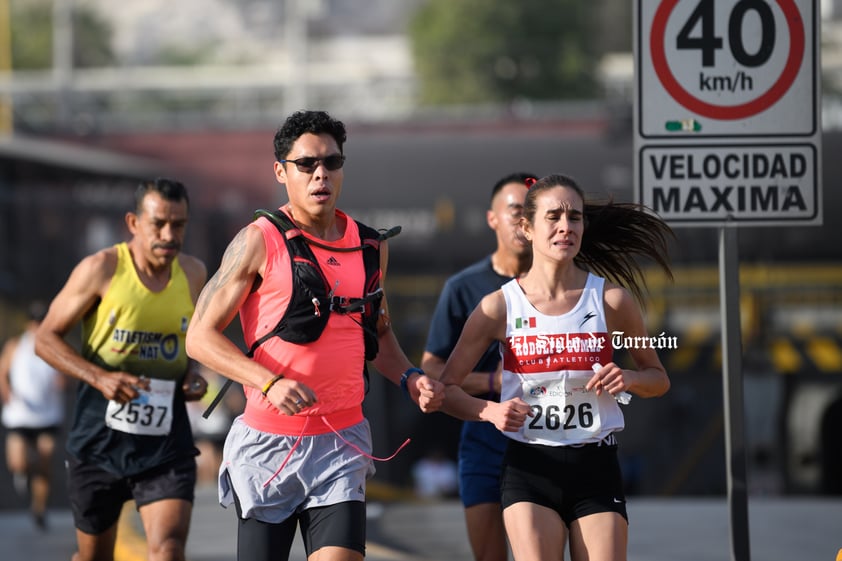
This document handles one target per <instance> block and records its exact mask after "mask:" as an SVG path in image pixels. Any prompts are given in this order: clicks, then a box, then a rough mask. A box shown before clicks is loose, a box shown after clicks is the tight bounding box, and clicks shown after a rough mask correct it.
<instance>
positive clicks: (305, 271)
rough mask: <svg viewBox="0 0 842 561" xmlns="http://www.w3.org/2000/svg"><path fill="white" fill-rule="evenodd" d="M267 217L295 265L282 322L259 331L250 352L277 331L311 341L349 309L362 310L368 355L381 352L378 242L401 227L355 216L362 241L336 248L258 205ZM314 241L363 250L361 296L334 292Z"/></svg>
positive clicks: (292, 338)
mask: <svg viewBox="0 0 842 561" xmlns="http://www.w3.org/2000/svg"><path fill="white" fill-rule="evenodd" d="M261 216H263V217H265V218H267V219H268V220H269V221H271V222H272V223H273V224H274V225H275V227H276V228H277V229H278V231H279V232H280V233H281V237H282V238H283V240H284V244H286V248H287V252H288V253H289V258H290V263H291V265H292V296H291V297H290V300H289V304H288V305H287V309H286V310H285V311H284V315H283V317H281V319H280V321H279V322H278V325H276V326H275V328H274V329H273V330H272V331H270V332H269V333H267V334H265V335H263V336H262V337H260V338H259V339H258V340H257V341H255V342H254V344H253V345H252V346H251V349H249V352H248V356H252V355H254V352H255V351H256V350H257V348H258V347H259V346H260V345H261V344H263V343H264V342H265V341H266V340H267V339H269V338H271V337H274V336H278V337H280V338H281V339H283V340H284V341H288V342H290V343H312V342H313V341H315V340H316V339H318V338H319V337H320V336H321V334H322V332H323V331H324V329H325V327H326V326H327V320H328V318H329V317H330V314H331V313H337V314H350V313H354V312H360V313H361V315H362V322H360V326H361V327H362V328H363V337H364V340H365V358H366V360H373V359H374V358H375V357H376V356H377V351H378V343H377V319H378V318H379V316H380V303H381V301H382V300H383V289H382V288H381V287H380V242H382V241H383V240H385V239H388V238H391V237H393V236H396V235H398V234H399V233H400V231H401V227H400V226H396V227H394V228H392V229H391V230H388V231H385V232H378V231H377V230H375V229H373V228H370V227H368V226H366V225H365V224H362V223H360V222H357V228H359V232H360V245H359V246H358V247H351V248H336V247H330V246H325V245H321V244H320V243H318V242H316V241H314V240H310V239H307V238H306V237H305V236H304V235H303V234H302V232H301V230H300V229H299V228H298V227H297V226H296V225H295V224H294V223H293V222H292V220H290V219H289V217H288V216H287V215H286V214H284V213H283V212H281V211H268V210H264V209H260V210H257V211H255V213H254V218H255V219H257V218H259V217H261ZM310 244H313V245H317V246H319V247H323V248H326V249H329V250H331V251H341V252H351V251H362V252H363V255H362V257H363V268H364V269H365V290H364V291H363V294H362V295H361V296H360V297H359V298H348V297H344V298H343V297H339V296H334V290H335V289H336V287H331V286H329V284H328V281H327V279H326V278H325V276H324V273H323V272H322V269H321V267H319V263H318V261H317V260H316V256H315V255H314V254H313V250H312V249H310Z"/></svg>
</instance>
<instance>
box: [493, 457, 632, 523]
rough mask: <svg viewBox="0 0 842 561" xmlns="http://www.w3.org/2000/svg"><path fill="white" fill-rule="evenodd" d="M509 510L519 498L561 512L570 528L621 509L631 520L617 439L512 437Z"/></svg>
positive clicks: (506, 465)
mask: <svg viewBox="0 0 842 561" xmlns="http://www.w3.org/2000/svg"><path fill="white" fill-rule="evenodd" d="M501 489H502V505H503V508H504V509H505V508H506V507H508V506H511V505H513V504H515V503H519V502H529V503H535V504H538V505H541V506H545V507H547V508H551V509H553V510H555V511H556V512H558V514H559V516H561V519H562V520H563V521H564V523H565V524H566V525H567V526H568V527H569V526H570V524H571V523H572V522H573V521H574V520H576V519H577V518H581V517H583V516H587V515H589V514H596V513H598V512H616V513H618V514H620V515H621V516H622V517H623V518H625V519H626V521H628V514H627V513H626V497H625V494H624V493H623V477H622V472H621V471H620V462H619V460H618V459H617V445H616V444H610V445H609V444H603V443H599V444H586V445H584V446H580V447H573V446H543V445H540V444H524V443H522V442H517V441H514V440H513V441H512V442H510V443H509V448H508V449H507V450H506V455H505V457H504V459H503V474H502V481H501Z"/></svg>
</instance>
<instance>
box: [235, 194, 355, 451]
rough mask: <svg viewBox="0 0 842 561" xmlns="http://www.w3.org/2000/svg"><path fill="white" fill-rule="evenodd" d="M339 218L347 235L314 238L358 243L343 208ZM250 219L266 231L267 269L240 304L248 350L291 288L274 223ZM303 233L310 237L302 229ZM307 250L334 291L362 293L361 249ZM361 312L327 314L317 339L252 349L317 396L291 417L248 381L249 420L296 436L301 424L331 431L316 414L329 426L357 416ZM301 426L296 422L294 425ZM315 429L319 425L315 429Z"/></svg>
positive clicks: (273, 321)
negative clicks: (329, 238) (327, 317)
mask: <svg viewBox="0 0 842 561" xmlns="http://www.w3.org/2000/svg"><path fill="white" fill-rule="evenodd" d="M336 220H337V221H338V222H340V223H341V222H343V221H344V222H345V235H344V236H343V237H342V239H340V240H337V241H334V242H324V241H322V240H316V241H318V242H319V243H321V244H323V245H327V246H331V247H338V248H343V247H345V248H347V247H358V246H359V245H360V235H359V229H358V228H357V223H356V222H354V221H353V220H351V219H350V218H348V217H347V216H346V215H345V214H344V213H343V212H341V211H339V210H337V211H336ZM255 224H256V225H257V226H258V227H260V229H261V230H262V232H263V240H264V243H265V244H266V268H265V273H264V277H263V282H262V283H261V285H260V287H259V288H258V289H257V290H256V291H255V292H253V293H252V294H250V295H249V296H248V298H247V299H246V301H245V302H244V303H243V306H242V307H241V308H240V322H241V324H242V327H243V336H244V339H245V343H246V345H247V347H248V348H251V345H252V344H253V343H254V342H255V341H256V340H257V339H259V338H260V337H262V336H263V335H264V334H266V333H268V332H270V331H271V330H272V329H274V327H275V326H276V325H277V323H278V321H279V320H280V319H281V317H282V316H283V314H284V311H285V310H286V308H287V304H288V303H289V300H290V296H291V291H292V269H291V265H290V258H289V253H288V252H287V249H286V246H285V245H284V241H283V239H282V238H281V234H280V232H279V231H278V229H277V228H276V227H275V225H274V224H272V223H271V222H270V221H269V220H268V219H266V218H263V217H261V218H259V219H258V220H256V221H255ZM304 235H305V237H308V238H311V239H313V238H312V237H311V236H309V235H307V234H306V233H305V234H304ZM310 248H311V249H312V250H313V253H314V254H315V256H316V259H317V261H318V263H319V266H320V267H321V269H322V271H323V273H324V275H325V277H326V278H327V280H328V283H329V285H330V286H331V287H336V288H335V295H336V296H340V297H348V298H360V297H362V295H363V291H364V284H365V270H364V267H363V259H362V251H352V252H341V251H332V250H329V249H323V248H321V247H318V246H316V245H311V246H310ZM360 321H361V317H360V314H359V313H353V314H347V315H345V314H338V313H335V312H333V313H331V314H330V318H329V319H328V323H327V327H326V328H325V330H324V332H323V333H322V335H321V337H319V339H318V340H316V341H313V342H312V343H304V344H296V343H290V342H287V341H284V340H282V339H281V338H280V337H271V338H270V339H268V340H267V341H265V342H264V343H263V344H262V345H261V346H260V347H259V348H258V349H257V351H256V352H255V353H254V357H253V358H254V360H256V361H257V362H259V363H260V364H262V365H263V366H265V367H266V368H268V369H269V370H271V371H272V372H274V373H276V374H282V375H283V376H284V377H286V378H290V379H293V380H298V381H300V382H302V383H304V384H306V385H307V386H308V387H310V388H311V389H312V390H313V391H314V392H315V394H316V399H317V402H316V403H315V405H313V406H312V407H308V408H307V409H305V410H303V411H302V412H301V413H299V414H297V415H295V416H293V417H289V416H287V415H284V414H282V413H281V412H279V411H278V409H277V408H275V407H274V406H273V405H272V404H271V403H269V401H268V400H267V399H266V398H265V397H263V394H262V393H261V392H260V390H258V389H256V388H251V387H246V388H245V395H246V400H247V401H246V410H245V415H244V419H245V421H246V423H248V424H249V425H251V426H254V427H255V428H257V429H259V430H263V431H266V432H273V433H277V434H288V433H290V432H295V433H296V434H298V433H299V432H301V431H302V430H304V427H307V428H308V429H309V430H307V432H308V433H314V432H315V433H321V432H328V431H329V430H330V429H329V428H327V427H325V426H324V425H323V423H322V422H321V421H320V419H321V418H322V417H323V416H324V417H325V418H326V419H331V425H333V427H334V428H336V429H340V428H344V427H343V426H336V425H337V424H338V425H344V426H350V425H352V424H355V423H356V422H359V421H361V420H362V401H363V397H364V386H363V375H362V373H363V367H364V364H365V348H364V342H363V331H362V327H361V326H360V325H359V323H358V322H360ZM299 427H301V428H300V429H299ZM317 427H319V428H317Z"/></svg>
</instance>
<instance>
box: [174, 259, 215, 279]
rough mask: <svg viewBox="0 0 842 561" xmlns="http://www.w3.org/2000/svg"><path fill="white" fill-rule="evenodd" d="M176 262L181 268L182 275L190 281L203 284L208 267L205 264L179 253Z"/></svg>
mask: <svg viewBox="0 0 842 561" xmlns="http://www.w3.org/2000/svg"><path fill="white" fill-rule="evenodd" d="M178 262H179V264H180V265H181V268H182V269H184V274H185V275H187V278H188V279H190V280H191V281H193V280H199V281H201V282H204V281H205V280H207V277H208V267H207V265H205V262H204V261H202V260H201V259H199V258H198V257H196V256H194V255H189V254H187V253H181V254H179V256H178Z"/></svg>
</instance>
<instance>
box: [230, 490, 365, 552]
mask: <svg viewBox="0 0 842 561" xmlns="http://www.w3.org/2000/svg"><path fill="white" fill-rule="evenodd" d="M234 506H235V507H236V509H237V520H238V526H237V559H238V560H240V561H246V560H247V561H272V560H274V559H287V558H288V557H289V552H290V550H291V548H292V542H293V538H294V537H295V530H296V528H297V526H298V525H299V524H300V525H301V538H302V541H303V542H304V550H305V552H306V554H307V558H309V557H310V555H311V554H312V553H313V552H314V551H318V550H319V549H321V548H323V547H328V546H333V547H344V548H345V549H351V550H353V551H357V552H359V553H360V554H361V555H363V556H365V533H366V514H365V503H364V502H362V501H347V502H343V503H337V504H333V505H328V506H321V507H315V508H308V509H307V510H305V511H303V512H300V513H297V514H295V515H293V516H291V517H289V518H287V519H286V520H284V521H283V522H279V523H277V524H272V523H270V522H263V521H261V520H257V519H255V518H246V519H243V517H242V511H241V510H240V501H239V500H238V499H237V495H236V493H235V494H234Z"/></svg>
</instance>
